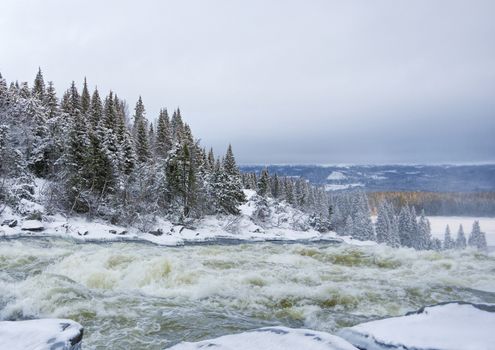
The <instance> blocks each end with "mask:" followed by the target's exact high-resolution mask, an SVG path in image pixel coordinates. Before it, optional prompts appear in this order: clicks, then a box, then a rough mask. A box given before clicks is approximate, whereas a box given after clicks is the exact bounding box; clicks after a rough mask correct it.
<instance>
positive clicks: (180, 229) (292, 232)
mask: <svg viewBox="0 0 495 350" xmlns="http://www.w3.org/2000/svg"><path fill="white" fill-rule="evenodd" d="M245 194H246V197H247V199H248V201H247V202H246V203H245V204H243V205H242V206H241V207H240V210H241V214H240V215H239V216H229V215H219V216H206V217H205V218H203V219H201V220H198V221H197V222H195V223H194V224H193V225H188V226H183V225H179V224H173V223H172V222H170V221H168V220H164V219H162V218H157V219H156V222H155V223H154V224H153V226H152V228H151V229H150V230H149V231H148V232H142V231H140V230H139V229H137V228H136V227H124V226H119V225H112V224H110V223H108V222H105V221H102V220H91V221H90V220H88V219H86V218H85V217H82V216H76V215H74V216H72V217H70V218H66V217H64V216H62V215H60V214H57V215H45V216H43V220H42V221H38V220H27V219H23V218H22V216H21V215H19V214H16V213H14V212H13V211H12V210H10V208H6V210H4V212H3V213H2V215H0V223H3V222H4V221H5V220H7V221H9V220H16V221H17V224H16V225H15V227H9V225H8V224H5V225H2V226H1V227H0V237H2V236H3V237H22V236H60V237H66V238H73V239H76V240H81V241H125V240H143V241H148V242H152V243H155V244H160V245H170V246H174V245H182V244H185V243H187V242H207V241H215V240H217V241H218V240H240V241H270V240H282V241H315V240H336V241H346V242H348V243H355V244H359V245H367V244H370V242H359V241H356V240H352V239H351V238H350V237H337V235H336V234H335V233H334V232H328V233H324V234H322V233H320V232H318V231H315V230H313V229H311V228H310V226H309V224H308V215H307V214H304V213H302V212H301V211H299V210H297V209H294V208H292V207H291V206H289V205H287V204H285V203H277V202H275V201H274V200H271V199H268V209H267V214H266V215H265V217H264V218H262V219H260V218H259V215H257V214H256V212H257V210H259V200H260V197H259V196H257V195H256V193H255V192H254V191H252V190H245ZM24 207H25V211H26V212H30V211H32V210H36V211H40V212H43V210H44V209H43V207H42V206H41V205H39V204H36V203H32V202H29V203H28V202H26V203H25V204H24ZM150 232H154V233H155V234H152V233H150Z"/></svg>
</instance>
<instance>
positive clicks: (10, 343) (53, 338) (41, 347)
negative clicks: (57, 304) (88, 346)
mask: <svg viewBox="0 0 495 350" xmlns="http://www.w3.org/2000/svg"><path fill="white" fill-rule="evenodd" d="M82 337H83V327H82V326H81V325H80V324H79V323H77V322H74V321H71V320H66V319H41V320H29V321H3V322H0V345H1V346H0V347H1V348H2V349H8V350H21V349H22V350H25V349H33V350H34V349H35V350H55V349H56V350H80V349H81V347H82V345H81V344H82Z"/></svg>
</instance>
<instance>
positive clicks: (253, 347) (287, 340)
mask: <svg viewBox="0 0 495 350" xmlns="http://www.w3.org/2000/svg"><path fill="white" fill-rule="evenodd" d="M210 348H211V349H216V350H260V349H267V350H268V349H269V350H291V349H293V350H300V349H304V350H357V349H356V348H355V347H354V346H352V345H351V344H349V343H348V342H347V341H345V340H344V339H342V338H339V337H337V336H334V335H331V334H329V333H325V332H317V331H313V330H308V329H291V328H286V327H267V328H260V329H255V330H252V331H249V332H244V333H240V334H231V335H225V336H222V337H219V338H215V339H212V340H204V341H200V342H197V343H188V342H183V343H180V344H178V345H176V346H173V347H171V348H170V349H171V350H194V349H210Z"/></svg>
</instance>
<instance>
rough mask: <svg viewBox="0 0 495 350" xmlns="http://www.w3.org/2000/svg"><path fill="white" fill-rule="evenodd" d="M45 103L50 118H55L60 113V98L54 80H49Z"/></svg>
mask: <svg viewBox="0 0 495 350" xmlns="http://www.w3.org/2000/svg"><path fill="white" fill-rule="evenodd" d="M43 104H44V106H45V107H46V108H47V110H48V118H49V119H53V118H55V117H56V116H57V114H58V99H57V94H56V92H55V87H54V86H53V82H52V81H49V82H48V87H47V89H46V93H45V94H44V99H43Z"/></svg>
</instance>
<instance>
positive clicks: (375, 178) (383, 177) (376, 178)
mask: <svg viewBox="0 0 495 350" xmlns="http://www.w3.org/2000/svg"><path fill="white" fill-rule="evenodd" d="M369 178H370V179H373V180H386V179H387V177H386V176H383V175H377V174H373V175H370V176H369Z"/></svg>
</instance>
